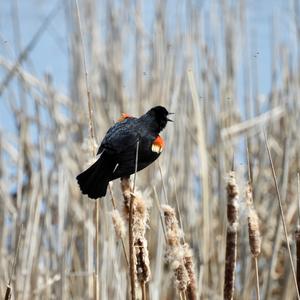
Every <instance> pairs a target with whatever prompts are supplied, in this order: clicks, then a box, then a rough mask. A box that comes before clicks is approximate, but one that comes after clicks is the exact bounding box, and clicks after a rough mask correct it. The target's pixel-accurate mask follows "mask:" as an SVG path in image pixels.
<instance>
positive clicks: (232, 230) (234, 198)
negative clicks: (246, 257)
mask: <svg viewBox="0 0 300 300" xmlns="http://www.w3.org/2000/svg"><path fill="white" fill-rule="evenodd" d="M238 210H239V191H238V186H237V184H236V179H235V173H234V171H232V172H230V174H229V179H228V183H227V219H228V226H227V236H226V254H225V283H224V299H226V300H227V299H228V300H229V299H233V293H234V282H235V269H236V256H237V231H238Z"/></svg>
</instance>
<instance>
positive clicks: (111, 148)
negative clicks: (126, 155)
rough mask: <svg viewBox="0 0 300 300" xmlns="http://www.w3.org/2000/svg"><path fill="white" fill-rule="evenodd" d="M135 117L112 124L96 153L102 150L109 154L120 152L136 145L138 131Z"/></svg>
mask: <svg viewBox="0 0 300 300" xmlns="http://www.w3.org/2000/svg"><path fill="white" fill-rule="evenodd" d="M136 120H137V119H136V118H128V119H125V120H124V121H122V122H118V123H116V124H115V125H113V126H112V127H111V128H110V129H109V130H108V131H107V133H106V135H105V137H104V139H103V141H102V143H101V145H100V147H99V149H98V152H97V154H100V153H101V152H102V151H103V150H105V152H107V153H110V154H120V153H122V152H124V151H127V150H128V149H129V148H131V147H134V148H135V147H136V146H135V145H136V143H137V141H138V139H139V133H138V131H137V130H136V129H137V128H136V125H137V124H136Z"/></svg>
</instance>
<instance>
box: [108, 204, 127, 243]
mask: <svg viewBox="0 0 300 300" xmlns="http://www.w3.org/2000/svg"><path fill="white" fill-rule="evenodd" d="M111 217H112V221H113V224H114V228H115V232H116V235H117V238H118V239H122V238H124V237H125V234H126V226H125V223H124V220H123V218H122V216H121V215H120V213H119V211H118V210H117V209H115V210H113V211H112V212H111Z"/></svg>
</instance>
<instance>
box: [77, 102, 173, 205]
mask: <svg viewBox="0 0 300 300" xmlns="http://www.w3.org/2000/svg"><path fill="white" fill-rule="evenodd" d="M169 114H170V113H169V112H168V111H167V110H166V109H165V108H164V107H162V106H155V107H153V108H151V109H150V110H149V111H148V112H147V113H146V114H144V115H142V116H141V117H140V118H134V117H132V116H129V115H127V114H123V115H122V117H121V118H120V119H119V120H118V122H117V123H116V124H115V125H113V126H112V127H111V128H110V129H109V130H108V131H107V133H106V135H105V137H104V139H103V141H102V143H101V145H100V147H99V150H98V152H97V154H100V156H99V158H98V160H97V161H96V162H95V163H94V164H93V165H92V166H90V167H89V168H88V169H87V170H85V171H84V172H82V173H81V174H79V175H78V176H77V177H76V179H77V181H78V184H79V186H80V189H81V192H82V193H83V194H87V195H88V196H89V197H90V198H92V199H97V198H99V197H103V196H105V194H106V189H107V185H108V183H109V181H111V180H113V179H116V178H120V177H128V176H130V175H131V174H133V173H134V172H135V167H136V149H137V144H138V156H137V171H140V170H142V169H144V168H145V167H147V166H148V165H150V164H151V163H152V162H153V161H155V160H156V159H157V158H158V157H159V155H160V153H161V151H162V150H163V147H164V141H163V139H162V138H161V137H160V136H159V133H160V132H161V131H162V130H163V129H164V128H165V127H166V125H167V122H168V121H172V120H170V119H169V118H168V115H169ZM138 141H139V143H137V142H138Z"/></svg>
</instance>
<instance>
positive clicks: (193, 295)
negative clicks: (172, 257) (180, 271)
mask: <svg viewBox="0 0 300 300" xmlns="http://www.w3.org/2000/svg"><path fill="white" fill-rule="evenodd" d="M183 249H184V266H185V268H186V270H187V272H188V276H189V281H190V282H189V285H188V287H187V291H186V292H187V298H188V299H189V300H196V299H197V292H196V291H197V286H196V276H195V271H194V262H193V253H192V250H191V248H190V246H189V244H188V243H185V244H184V245H183Z"/></svg>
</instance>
